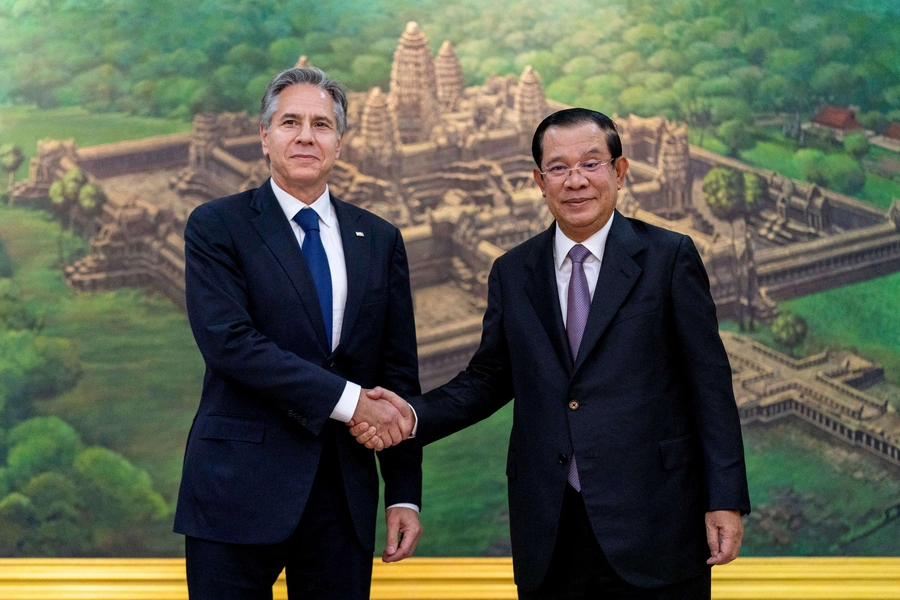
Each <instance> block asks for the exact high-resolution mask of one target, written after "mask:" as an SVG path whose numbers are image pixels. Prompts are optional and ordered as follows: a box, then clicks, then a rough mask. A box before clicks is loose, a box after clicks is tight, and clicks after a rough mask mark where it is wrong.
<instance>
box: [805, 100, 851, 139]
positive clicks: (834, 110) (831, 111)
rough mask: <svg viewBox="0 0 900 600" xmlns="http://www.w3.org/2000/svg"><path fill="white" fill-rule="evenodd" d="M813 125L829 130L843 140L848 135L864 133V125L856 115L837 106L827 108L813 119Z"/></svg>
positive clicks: (847, 109)
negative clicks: (858, 132)
mask: <svg viewBox="0 0 900 600" xmlns="http://www.w3.org/2000/svg"><path fill="white" fill-rule="evenodd" d="M812 124H813V125H815V126H818V127H821V128H824V129H829V130H831V131H833V132H834V133H835V134H836V137H837V138H838V139H841V138H842V137H844V136H845V135H847V134H848V133H855V132H857V131H862V130H863V126H862V123H860V122H859V121H857V120H856V113H855V112H853V111H852V110H851V109H849V108H838V107H837V106H825V107H823V108H822V110H820V111H819V114H817V115H816V116H814V117H813V118H812Z"/></svg>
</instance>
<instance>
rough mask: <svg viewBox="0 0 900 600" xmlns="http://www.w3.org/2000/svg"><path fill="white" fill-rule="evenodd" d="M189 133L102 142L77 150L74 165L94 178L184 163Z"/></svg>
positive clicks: (172, 166)
mask: <svg viewBox="0 0 900 600" xmlns="http://www.w3.org/2000/svg"><path fill="white" fill-rule="evenodd" d="M190 145H191V134H190V133H176V134H172V135H162V136H156V137H152V138H147V139H144V140H135V141H128V142H116V143H114V144H102V145H100V146H91V147H89V148H82V149H80V150H78V165H79V166H80V167H81V168H82V169H83V170H84V171H86V172H88V173H90V174H91V175H93V176H94V177H96V178H98V179H102V178H104V177H113V176H116V175H128V174H130V173H142V172H145V171H157V170H161V169H171V168H174V167H178V166H182V165H187V162H188V148H189V147H190Z"/></svg>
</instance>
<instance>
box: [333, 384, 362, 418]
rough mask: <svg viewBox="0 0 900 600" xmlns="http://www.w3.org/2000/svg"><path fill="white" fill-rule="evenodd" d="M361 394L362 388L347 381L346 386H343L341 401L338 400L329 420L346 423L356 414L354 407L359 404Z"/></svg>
mask: <svg viewBox="0 0 900 600" xmlns="http://www.w3.org/2000/svg"><path fill="white" fill-rule="evenodd" d="M361 392H362V387H361V386H360V385H359V384H356V383H353V382H352V381H348V382H347V385H345V386H344V393H343V394H341V399H340V400H338V403H337V405H335V407H334V410H333V411H331V418H332V419H334V420H335V421H340V422H341V423H346V422H347V421H349V420H350V419H352V418H353V413H355V412H356V405H357V404H359V394H360V393H361Z"/></svg>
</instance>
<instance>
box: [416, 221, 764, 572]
mask: <svg viewBox="0 0 900 600" xmlns="http://www.w3.org/2000/svg"><path fill="white" fill-rule="evenodd" d="M554 231H555V225H553V226H551V228H550V229H548V230H547V231H545V232H544V233H542V234H540V235H538V236H536V237H534V238H532V239H531V240H529V241H527V242H525V243H523V244H521V245H520V246H518V247H516V248H514V249H513V250H511V251H509V252H508V253H506V254H505V255H504V256H502V257H500V258H498V259H497V260H496V262H495V263H494V267H493V269H492V271H491V275H490V280H489V284H488V289H489V291H488V306H487V312H486V313H485V316H484V331H483V334H482V339H481V346H480V347H479V348H478V351H477V352H476V353H475V356H474V357H473V358H472V361H471V362H470V364H469V366H468V368H467V369H466V371H464V372H462V373H460V374H459V375H458V376H457V377H456V378H455V379H453V380H452V381H451V382H450V383H448V384H446V385H444V386H442V387H440V388H438V389H436V390H433V391H431V392H429V393H428V394H426V395H425V396H423V397H422V398H420V399H415V400H414V401H413V404H414V406H415V409H416V411H417V414H418V419H419V425H418V432H417V434H418V435H417V438H418V440H419V442H420V443H428V442H431V441H434V440H436V439H439V438H441V437H444V436H446V435H449V434H450V433H453V432H455V431H458V430H459V429H462V428H464V427H466V426H468V425H470V424H472V423H474V422H476V421H478V420H480V419H483V418H485V417H487V416H489V415H490V414H492V413H493V412H494V411H496V410H497V409H498V408H500V407H501V406H502V405H503V404H505V403H506V402H508V401H509V400H510V399H512V398H513V397H514V398H515V404H514V409H513V411H514V416H513V427H512V434H511V437H510V442H509V455H508V459H507V466H506V474H507V477H508V481H509V512H510V533H511V538H512V553H513V561H514V565H515V573H516V583H517V584H519V585H520V586H521V587H523V588H524V589H534V588H536V587H537V586H538V585H539V584H540V582H541V580H542V579H543V577H544V574H545V573H546V571H547V568H548V566H549V562H550V557H551V554H552V551H553V545H554V542H555V539H556V531H557V523H558V521H559V515H560V507H561V505H562V499H563V492H564V489H565V485H566V474H567V472H568V468H569V466H568V464H567V463H568V460H569V457H571V456H572V453H573V452H574V453H575V455H576V458H577V464H578V471H579V477H580V480H581V485H582V494H583V497H584V502H585V505H586V507H587V511H588V516H589V518H590V521H591V525H592V526H593V530H594V533H595V534H596V537H597V540H598V542H599V543H600V546H601V548H602V549H603V551H604V553H605V554H606V556H607V557H608V559H609V561H610V563H611V564H612V566H613V568H614V569H615V570H616V571H617V572H618V573H619V574H620V575H621V576H622V577H623V578H624V579H626V580H627V581H629V582H631V583H633V584H635V585H640V586H644V587H655V586H660V585H666V584H669V583H674V582H677V581H680V580H684V579H687V578H689V577H692V576H696V575H699V574H700V573H702V572H703V570H704V569H705V568H706V564H705V563H706V559H707V558H709V549H708V547H707V543H706V534H705V527H704V513H705V512H706V511H710V510H718V509H738V510H741V511H743V512H749V510H750V503H749V497H748V492H747V480H746V473H745V467H744V454H743V445H742V441H741V430H740V422H739V418H738V412H737V408H736V406H735V401H734V395H733V391H732V387H731V369H730V367H729V363H728V357H727V355H726V354H725V350H724V347H723V345H722V341H721V339H720V337H719V333H718V327H717V321H716V312H715V305H714V303H713V300H712V298H711V296H710V293H709V281H708V279H707V276H706V271H705V270H704V268H703V264H702V262H701V260H700V257H699V255H698V253H697V251H696V249H695V248H694V245H693V243H692V242H691V239H690V238H689V237H686V236H683V235H680V234H677V233H673V232H671V231H667V230H665V229H660V228H658V227H653V226H651V225H648V224H646V223H643V222H641V221H637V220H632V219H626V218H625V217H623V216H622V215H621V214H619V213H616V215H615V218H614V220H613V224H612V227H611V230H610V233H609V238H608V240H607V245H606V250H605V254H604V256H603V263H602V266H601V269H600V275H599V279H598V281H597V288H596V291H595V293H594V297H593V300H592V304H591V309H590V314H589V316H588V321H587V325H586V327H585V332H584V337H583V339H582V341H581V347H580V349H579V354H578V356H577V357H576V358H575V359H574V360H573V358H572V357H571V353H570V351H569V347H568V342H567V339H566V332H565V328H564V326H563V321H562V313H561V311H560V306H559V299H558V298H559V297H558V293H557V285H556V275H555V267H554V264H553V243H554V242H553V237H554ZM574 403H577V404H574Z"/></svg>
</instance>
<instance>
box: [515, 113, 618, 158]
mask: <svg viewBox="0 0 900 600" xmlns="http://www.w3.org/2000/svg"><path fill="white" fill-rule="evenodd" d="M584 123H596V124H597V127H599V128H600V130H601V131H603V132H604V133H605V134H606V146H607V147H608V148H609V153H610V156H611V157H612V159H613V160H615V159H617V158H619V157H620V156H622V140H620V139H619V132H618V130H617V129H616V124H615V123H614V122H613V120H612V119H610V118H609V117H607V116H606V115H604V114H603V113H600V112H597V111H596V110H591V109H589V108H567V109H565V110H560V111H557V112H555V113H553V114H552V115H550V116H548V117H547V118H546V119H544V120H543V121H541V124H540V125H538V127H537V130H536V131H535V132H534V137H533V138H532V139H531V155H532V156H533V157H534V162H535V164H537V167H538V170H542V169H543V166H542V165H541V161H542V160H543V158H544V132H546V131H547V128H548V127H552V126H554V125H555V126H557V127H573V126H575V125H581V124H584Z"/></svg>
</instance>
